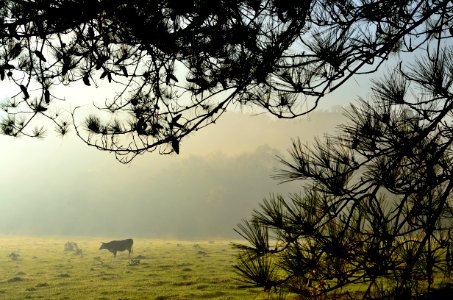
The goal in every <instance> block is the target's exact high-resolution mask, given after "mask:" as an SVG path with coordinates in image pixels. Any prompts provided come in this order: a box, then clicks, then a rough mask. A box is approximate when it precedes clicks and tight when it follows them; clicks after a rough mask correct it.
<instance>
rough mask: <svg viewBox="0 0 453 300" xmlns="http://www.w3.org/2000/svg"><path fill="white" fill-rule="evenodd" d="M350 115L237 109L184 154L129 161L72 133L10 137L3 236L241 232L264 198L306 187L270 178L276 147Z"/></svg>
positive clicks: (3, 160) (4, 141)
mask: <svg viewBox="0 0 453 300" xmlns="http://www.w3.org/2000/svg"><path fill="white" fill-rule="evenodd" d="M342 119H343V117H342V115H341V113H340V112H339V111H336V110H331V111H326V110H320V111H317V112H314V113H312V114H310V116H309V117H304V118H300V119H297V120H291V121H285V120H273V119H271V118H269V117H267V116H248V115H245V114H241V113H228V114H227V115H225V116H224V117H223V118H222V119H221V120H220V121H219V122H218V124H215V125H213V126H211V127H208V128H206V129H205V130H202V131H201V132H199V133H198V134H196V135H194V136H192V137H191V138H189V139H187V140H185V141H183V143H182V145H181V154H180V155H178V156H177V155H169V156H160V155H158V154H155V153H151V154H145V155H142V156H139V157H137V158H136V159H135V160H134V161H133V162H132V163H131V164H128V165H122V164H120V163H118V162H117V161H115V159H114V157H113V156H112V155H111V154H109V153H106V152H100V151H98V150H95V149H93V148H89V147H87V146H86V145H85V144H83V143H82V142H80V141H79V140H77V139H76V138H74V137H73V136H67V137H64V138H58V137H52V136H49V137H47V138H45V139H43V140H34V139H29V138H20V139H13V138H8V137H4V136H2V137H0V145H1V149H2V154H3V155H2V156H1V157H0V165H2V166H3V168H2V169H3V172H1V175H0V190H1V191H2V192H1V199H0V235H38V236H48V235H51V236H52V235H58V236H115V237H119V238H120V237H130V236H134V237H149V238H172V239H199V238H239V236H238V235H237V234H235V232H234V230H233V229H234V228H235V226H236V225H237V224H238V223H239V222H241V220H242V219H246V218H248V217H249V216H250V213H251V212H252V210H253V209H257V208H258V207H259V203H261V201H262V200H263V198H265V197H268V196H269V195H270V194H272V193H281V194H287V193H289V192H297V191H299V188H298V185H299V184H300V183H292V184H289V183H286V184H279V183H278V182H276V181H275V180H273V179H272V178H271V176H272V174H273V172H274V170H275V169H276V168H278V167H279V165H278V163H277V160H276V155H279V156H285V155H286V152H287V149H289V148H290V145H291V139H293V138H297V137H299V138H301V140H302V141H303V142H307V143H308V142H310V141H312V140H313V138H314V137H315V136H318V137H321V136H322V135H323V134H324V133H325V132H333V131H334V130H335V127H336V126H337V125H338V123H339V122H340V120H342ZM233 125H234V126H233Z"/></svg>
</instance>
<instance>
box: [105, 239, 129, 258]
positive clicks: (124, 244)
mask: <svg viewBox="0 0 453 300" xmlns="http://www.w3.org/2000/svg"><path fill="white" fill-rule="evenodd" d="M133 243H134V241H133V240H132V239H127V240H122V241H111V242H108V243H102V245H101V247H100V248H99V250H101V249H107V250H109V251H110V252H112V253H113V256H114V257H116V252H118V251H126V250H128V251H129V257H130V256H131V252H132V244H133Z"/></svg>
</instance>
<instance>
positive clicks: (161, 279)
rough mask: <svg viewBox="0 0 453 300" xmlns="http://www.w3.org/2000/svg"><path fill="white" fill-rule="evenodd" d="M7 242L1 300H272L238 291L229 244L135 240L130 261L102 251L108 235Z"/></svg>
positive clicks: (0, 262)
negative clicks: (72, 246)
mask: <svg viewBox="0 0 453 300" xmlns="http://www.w3.org/2000/svg"><path fill="white" fill-rule="evenodd" d="M69 240H71V241H74V242H76V243H77V245H78V247H79V248H80V249H82V250H83V252H82V254H81V255H80V254H79V255H76V254H75V253H73V252H65V251H64V245H65V243H66V242H68V239H67V238H36V237H1V238H0V243H1V245H2V248H1V250H0V298H2V299H156V300H157V299H266V298H267V296H268V295H267V294H265V293H263V292H262V290H261V289H249V288H247V289H243V288H239V286H240V285H241V283H240V282H238V281H236V275H235V274H234V272H233V268H232V265H233V264H234V263H235V254H236V252H235V250H233V249H232V248H231V247H230V242H229V241H215V242H213V241H197V242H189V241H167V240H147V239H134V249H133V250H134V252H133V254H132V255H131V259H130V258H129V257H128V255H127V252H119V253H118V254H117V257H116V258H114V257H113V255H112V254H111V253H110V252H108V251H106V250H98V249H99V245H100V242H101V241H104V242H105V241H108V240H109V239H108V238H107V239H106V238H102V239H101V238H70V239H69Z"/></svg>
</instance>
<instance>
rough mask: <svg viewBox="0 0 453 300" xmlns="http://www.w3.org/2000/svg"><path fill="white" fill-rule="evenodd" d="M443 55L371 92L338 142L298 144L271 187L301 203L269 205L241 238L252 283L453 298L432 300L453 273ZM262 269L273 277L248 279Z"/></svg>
mask: <svg viewBox="0 0 453 300" xmlns="http://www.w3.org/2000/svg"><path fill="white" fill-rule="evenodd" d="M438 45H439V47H435V49H429V50H428V51H427V55H426V56H425V57H423V58H422V59H420V60H418V61H417V62H416V63H414V64H413V65H411V66H410V67H400V68H399V69H397V70H395V71H394V72H393V73H392V74H390V75H389V76H387V77H385V78H383V79H382V80H380V81H376V82H375V83H374V85H373V88H372V94H371V96H370V99H368V100H367V101H366V100H363V99H362V100H361V101H359V103H358V104H355V105H352V106H351V107H350V108H349V109H348V110H347V115H348V117H349V120H350V121H349V122H348V123H347V124H344V125H342V126H341V127H340V128H339V134H338V135H336V136H329V137H326V138H325V140H323V141H318V142H317V143H316V144H315V145H313V146H311V147H309V146H303V145H302V144H301V143H300V141H294V143H293V148H292V150H291V151H290V155H291V157H290V158H289V159H281V163H282V164H283V166H284V167H283V169H282V170H281V171H279V172H278V173H277V174H276V177H277V178H279V179H281V180H283V181H288V180H301V181H302V182H303V190H302V192H301V194H298V195H292V196H290V197H289V199H285V198H284V197H283V196H272V197H270V198H269V199H267V200H265V201H264V202H263V203H262V204H261V207H260V208H259V209H257V210H256V211H254V213H253V217H252V219H251V220H248V221H244V224H241V225H240V226H239V227H238V229H237V231H238V233H239V234H240V235H241V236H242V237H244V238H245V239H246V241H247V242H248V243H247V244H237V245H236V247H238V248H239V249H240V258H239V260H238V264H237V265H236V269H237V270H238V273H239V274H240V275H241V276H242V278H244V279H245V281H249V280H250V278H254V277H252V276H253V275H254V274H269V278H268V280H266V279H265V278H261V277H262V275H261V277H257V278H259V281H258V280H256V284H257V285H259V286H262V287H264V288H265V289H269V288H271V287H275V288H276V289H282V290H285V291H288V292H294V293H298V294H301V295H306V296H310V297H318V296H319V297H327V298H328V297H335V296H338V295H339V294H341V293H345V291H347V290H348V289H350V288H351V287H353V289H358V290H360V293H356V294H354V296H353V298H358V297H363V298H367V299H368V298H386V299H412V298H411V297H420V298H422V299H426V298H427V297H428V298H430V297H431V296H426V295H430V294H432V295H436V294H440V293H443V292H448V291H447V289H444V290H438V291H433V289H434V288H436V287H438V286H440V285H442V284H443V283H445V282H451V277H450V276H451V271H452V266H453V256H452V253H453V252H452V251H453V233H452V221H453V197H452V191H453V156H452V154H453V153H452V143H453V134H452V132H453V131H452V128H453V127H452V123H451V122H452V111H453V110H452V109H453V49H451V48H445V49H443V50H442V49H441V48H440V45H441V43H440V44H438ZM263 232H265V233H266V234H265V235H263V234H262V233H263ZM244 258H247V259H244ZM263 258H265V259H266V260H267V261H269V262H270V263H269V264H268V265H266V266H265V270H272V271H273V272H272V273H270V272H267V273H266V272H264V270H263V271H256V270H253V269H252V268H251V267H253V266H256V265H257V261H258V260H262V259H263ZM251 271H253V272H251ZM244 274H245V276H244ZM271 283H272V285H271ZM350 296H351V295H350ZM343 297H346V295H343ZM432 297H434V296H432ZM433 299H434V298H433Z"/></svg>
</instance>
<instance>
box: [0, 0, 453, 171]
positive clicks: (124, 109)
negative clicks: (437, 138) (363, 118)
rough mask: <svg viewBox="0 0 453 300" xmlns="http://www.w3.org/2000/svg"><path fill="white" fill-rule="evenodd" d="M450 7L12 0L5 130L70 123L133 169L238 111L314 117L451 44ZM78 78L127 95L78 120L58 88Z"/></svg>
mask: <svg viewBox="0 0 453 300" xmlns="http://www.w3.org/2000/svg"><path fill="white" fill-rule="evenodd" d="M451 9H452V5H451V3H450V1H425V0H423V1H409V0H403V1H387V0H386V1H368V0H362V1H350V0H340V1H331V0H321V1H309V0H307V1H305V0H302V1H289V0H271V1H264V0H232V1H230V0H229V1H225V0H210V1H207V0H188V1H176V0H159V1H158V0H140V1H137V0H127V1H126V0H79V1H76V0H60V1H52V0H50V1H47V0H46V1H43V0H23V1H22V0H21V1H15V0H2V1H0V18H1V20H2V22H1V23H0V41H1V42H0V77H1V78H0V79H1V80H2V86H4V87H7V88H8V89H10V90H12V95H11V96H10V97H9V98H8V99H6V100H5V101H3V104H2V109H3V114H2V115H1V117H2V121H1V126H0V128H1V131H2V133H3V134H7V135H12V136H21V135H26V136H40V135H42V134H43V132H44V128H42V126H43V125H45V126H48V125H49V122H50V123H52V124H53V125H54V126H55V127H56V129H57V131H58V132H60V133H61V134H66V133H67V132H68V130H69V128H70V126H69V125H70V124H69V123H72V125H73V127H74V129H75V132H76V134H77V135H78V136H79V137H80V138H81V139H82V140H83V141H84V142H85V143H87V144H88V145H91V146H94V147H97V148H98V149H101V150H107V151H111V152H114V153H115V154H116V156H117V158H118V159H119V160H120V161H122V162H128V161H130V160H131V159H132V158H133V157H134V156H136V155H138V154H141V153H144V152H147V151H154V150H158V151H159V152H161V153H172V152H176V153H178V152H179V151H180V144H181V140H182V139H184V138H185V137H186V136H188V135H189V134H191V133H193V132H194V131H197V130H199V129H201V128H203V127H205V126H208V125H209V124H212V123H214V122H215V121H216V120H217V119H218V118H219V117H220V116H221V115H222V113H223V112H225V110H226V109H227V108H228V107H244V106H245V107H252V108H255V109H257V110H264V111H267V112H269V113H271V114H273V115H276V116H278V117H281V118H294V117H297V116H300V115H303V114H306V113H308V112H310V111H312V110H313V109H315V108H316V106H317V104H318V102H319V101H320V99H321V98H322V97H323V96H324V95H325V94H327V93H329V92H331V91H333V90H335V89H337V88H338V87H339V86H341V85H342V84H343V83H344V82H345V81H347V80H349V79H350V78H351V76H353V75H355V74H360V73H369V72H374V71H375V70H376V69H377V68H379V66H380V65H381V64H382V62H383V61H385V60H386V59H387V58H388V57H389V55H391V54H392V53H397V52H407V51H408V52H411V51H414V50H416V49H418V48H420V47H421V46H426V44H429V43H430V42H431V41H432V40H433V39H442V38H449V37H450V36H451V26H452V20H451V18H452V16H453V14H452V13H451ZM75 82H80V83H82V84H84V85H85V86H87V88H89V89H95V88H96V87H97V86H100V85H102V86H103V88H105V86H107V87H109V86H112V89H114V90H116V91H117V93H116V95H115V96H112V97H111V98H108V99H106V100H105V99H95V100H94V102H95V105H96V107H97V108H98V109H99V111H98V112H97V113H96V114H97V115H96V116H91V115H90V116H88V117H87V116H86V115H84V114H83V113H82V112H81V110H78V109H74V110H73V111H72V112H71V114H70V116H69V117H68V116H65V115H64V113H63V112H62V111H64V110H61V109H59V107H60V106H61V104H62V100H64V99H65V98H66V97H65V96H66V95H65V94H64V90H63V91H61V90H60V89H58V87H59V86H61V85H73V84H74V83H75ZM2 89H4V88H3V87H2ZM71 96H72V98H75V100H72V99H71V100H70V101H75V102H74V103H73V104H72V105H71V107H72V108H74V107H77V105H78V104H77V103H78V102H77V95H71ZM85 118H87V119H86V121H84V120H85ZM68 120H72V122H69V121H68ZM33 126H37V128H39V129H30V128H32V127H33Z"/></svg>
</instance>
